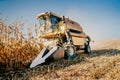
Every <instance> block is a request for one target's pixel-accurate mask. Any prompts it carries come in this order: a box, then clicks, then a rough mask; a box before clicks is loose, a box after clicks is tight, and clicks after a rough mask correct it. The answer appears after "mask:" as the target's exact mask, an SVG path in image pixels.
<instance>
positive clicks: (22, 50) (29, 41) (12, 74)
mask: <svg viewBox="0 0 120 80" xmlns="http://www.w3.org/2000/svg"><path fill="white" fill-rule="evenodd" d="M23 27H24V24H22V23H20V22H18V21H16V22H14V23H13V24H11V25H6V24H5V22H4V21H0V80H120V40H103V41H95V42H94V43H92V44H91V48H92V52H91V54H89V55H88V54H84V53H80V52H78V54H77V56H76V57H75V58H74V59H73V60H69V59H68V60H66V59H60V60H55V61H53V62H51V63H47V64H43V65H39V66H36V67H34V68H32V69H30V68H28V67H29V64H30V63H31V62H32V60H33V59H34V58H35V57H36V56H37V54H38V53H39V52H40V50H41V49H42V48H43V45H42V43H40V40H38V39H36V35H37V29H36V27H34V28H33V27H31V26H30V27H28V33H27V37H26V35H24V34H23V33H24V31H23ZM33 29H34V32H35V33H36V35H34V36H33V34H32V33H33V31H32V30H33Z"/></svg>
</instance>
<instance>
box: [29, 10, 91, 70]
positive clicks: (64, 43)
mask: <svg viewBox="0 0 120 80" xmlns="http://www.w3.org/2000/svg"><path fill="white" fill-rule="evenodd" d="M37 19H38V21H39V24H40V28H39V34H38V38H40V41H41V42H42V43H43V45H44V48H43V49H42V50H41V52H40V53H39V54H38V56H37V57H36V58H35V59H34V60H33V62H32V63H31V65H30V68H32V67H35V66H36V65H38V64H41V63H44V62H45V61H46V60H47V59H48V58H53V59H58V58H66V59H73V58H74V57H75V54H76V51H77V50H84V52H85V53H90V52H91V49H90V45H89V42H90V37H89V36H88V35H86V34H85V33H84V32H83V29H82V27H81V26H80V25H79V24H78V23H77V22H74V21H72V20H70V19H68V18H65V17H64V16H63V17H60V16H59V15H57V14H55V13H52V12H45V13H41V14H38V16H37Z"/></svg>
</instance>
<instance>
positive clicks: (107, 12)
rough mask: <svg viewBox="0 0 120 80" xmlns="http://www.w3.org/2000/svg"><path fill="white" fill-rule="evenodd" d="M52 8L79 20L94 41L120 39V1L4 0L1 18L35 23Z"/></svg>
mask: <svg viewBox="0 0 120 80" xmlns="http://www.w3.org/2000/svg"><path fill="white" fill-rule="evenodd" d="M47 11H51V12H54V13H56V14H59V15H60V16H63V15H64V16H65V17H69V18H70V19H72V20H74V21H76V22H78V23H79V24H80V25H81V26H82V28H83V30H84V32H85V33H86V34H87V35H89V36H90V37H91V39H92V40H103V39H120V0H0V19H2V18H4V17H5V16H7V17H8V21H9V22H10V23H11V22H13V21H15V20H17V19H22V20H23V21H27V22H26V24H35V23H36V22H37V20H36V16H37V14H39V13H42V12H47Z"/></svg>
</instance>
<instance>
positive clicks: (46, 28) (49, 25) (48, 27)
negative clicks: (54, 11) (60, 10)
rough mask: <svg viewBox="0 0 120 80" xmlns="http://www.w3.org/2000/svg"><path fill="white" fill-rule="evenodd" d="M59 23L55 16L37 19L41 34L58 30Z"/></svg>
mask: <svg viewBox="0 0 120 80" xmlns="http://www.w3.org/2000/svg"><path fill="white" fill-rule="evenodd" d="M59 21H60V19H59V18H57V17H55V16H50V17H48V16H42V17H40V18H39V24H40V30H41V31H40V32H42V34H44V33H50V32H53V31H54V30H55V29H58V22H59Z"/></svg>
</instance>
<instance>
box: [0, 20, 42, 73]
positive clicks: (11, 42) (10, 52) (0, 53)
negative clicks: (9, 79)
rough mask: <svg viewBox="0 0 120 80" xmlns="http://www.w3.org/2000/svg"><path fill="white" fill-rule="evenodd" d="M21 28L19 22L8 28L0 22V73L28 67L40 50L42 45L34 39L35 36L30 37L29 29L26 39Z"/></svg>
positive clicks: (22, 25)
mask: <svg viewBox="0 0 120 80" xmlns="http://www.w3.org/2000/svg"><path fill="white" fill-rule="evenodd" d="M23 27H24V24H22V23H21V22H19V21H15V22H14V23H12V24H11V25H8V26H7V25H6V24H5V23H4V22H3V21H0V69H1V71H3V70H12V69H18V68H22V67H28V65H29V64H30V63H31V61H32V60H33V58H35V57H36V55H37V54H38V53H39V51H40V50H41V48H42V45H41V44H40V43H39V42H38V40H36V39H35V37H36V36H33V35H32V32H31V31H30V30H31V29H30V27H28V33H27V38H25V35H24V34H23V32H24V31H23ZM33 27H34V26H33Z"/></svg>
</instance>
